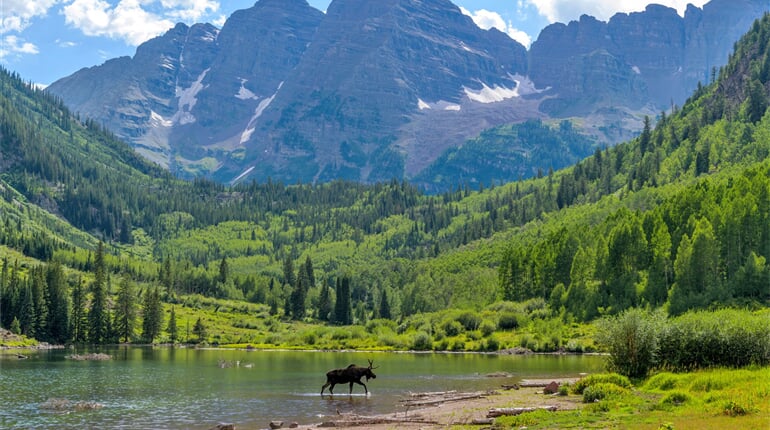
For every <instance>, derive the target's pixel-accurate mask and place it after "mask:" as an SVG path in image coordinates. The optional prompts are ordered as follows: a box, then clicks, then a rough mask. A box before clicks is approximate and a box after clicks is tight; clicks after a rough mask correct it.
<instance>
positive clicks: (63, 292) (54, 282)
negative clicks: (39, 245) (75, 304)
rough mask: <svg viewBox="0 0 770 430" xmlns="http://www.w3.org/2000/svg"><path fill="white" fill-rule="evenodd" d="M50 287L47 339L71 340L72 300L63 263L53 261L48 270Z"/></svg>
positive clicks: (57, 340)
mask: <svg viewBox="0 0 770 430" xmlns="http://www.w3.org/2000/svg"><path fill="white" fill-rule="evenodd" d="M46 287H47V288H48V293H47V295H48V300H49V301H48V335H47V338H46V339H45V340H46V341H48V342H51V343H54V344H63V343H65V342H67V341H68V340H70V333H69V329H70V306H69V305H70V302H69V296H68V295H67V285H66V282H65V279H64V271H63V270H62V266H61V263H59V262H56V261H54V262H51V263H50V264H48V267H47V270H46Z"/></svg>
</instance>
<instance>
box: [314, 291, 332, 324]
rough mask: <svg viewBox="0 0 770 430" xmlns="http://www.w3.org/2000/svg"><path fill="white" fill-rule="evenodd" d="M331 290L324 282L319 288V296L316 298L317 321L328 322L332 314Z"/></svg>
mask: <svg viewBox="0 0 770 430" xmlns="http://www.w3.org/2000/svg"><path fill="white" fill-rule="evenodd" d="M331 295H332V293H331V288H330V287H329V284H328V282H324V284H323V286H322V287H321V294H320V296H319V297H318V315H317V316H318V319H319V320H321V321H329V317H330V316H331V315H330V314H331V312H332V297H331Z"/></svg>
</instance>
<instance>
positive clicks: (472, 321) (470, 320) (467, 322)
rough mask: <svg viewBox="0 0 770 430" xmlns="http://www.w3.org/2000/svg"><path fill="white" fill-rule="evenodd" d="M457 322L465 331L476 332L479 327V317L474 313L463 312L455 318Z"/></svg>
mask: <svg viewBox="0 0 770 430" xmlns="http://www.w3.org/2000/svg"><path fill="white" fill-rule="evenodd" d="M457 321H458V322H459V323H460V324H462V326H463V327H465V330H467V331H471V330H476V329H478V328H479V326H480V325H481V317H480V316H479V315H478V314H477V313H476V312H470V311H468V312H463V313H461V314H460V315H459V316H458V317H457Z"/></svg>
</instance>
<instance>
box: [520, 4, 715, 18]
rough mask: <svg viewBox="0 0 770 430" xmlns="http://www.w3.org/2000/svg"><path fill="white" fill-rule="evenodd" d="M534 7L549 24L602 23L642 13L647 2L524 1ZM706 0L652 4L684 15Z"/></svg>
mask: <svg viewBox="0 0 770 430" xmlns="http://www.w3.org/2000/svg"><path fill="white" fill-rule="evenodd" d="M526 1H527V2H528V3H529V4H531V5H532V6H534V7H535V8H536V9H537V11H538V12H539V13H540V15H542V16H544V17H545V18H546V19H548V21H550V22H569V21H572V20H576V19H578V18H580V16H581V15H583V14H585V15H591V16H594V17H596V18H598V19H600V20H602V21H607V20H609V19H610V18H611V17H612V15H615V14H616V13H618V12H625V13H628V12H639V11H643V10H644V9H645V8H646V7H647V5H648V4H650V3H652V2H651V1H649V0H526ZM707 2H708V0H657V1H655V2H654V3H656V4H662V5H664V6H668V7H672V8H674V9H676V10H677V12H679V14H680V15H682V14H684V11H685V9H686V8H687V4H688V3H692V4H693V5H695V6H697V7H701V6H703V5H704V4H705V3H707Z"/></svg>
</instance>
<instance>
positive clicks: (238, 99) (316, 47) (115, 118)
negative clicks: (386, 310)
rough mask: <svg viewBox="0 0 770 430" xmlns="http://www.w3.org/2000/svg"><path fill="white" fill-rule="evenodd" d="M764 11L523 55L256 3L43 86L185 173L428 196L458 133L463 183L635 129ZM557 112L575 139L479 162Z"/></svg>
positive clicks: (549, 45) (415, 28)
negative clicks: (502, 137)
mask: <svg viewBox="0 0 770 430" xmlns="http://www.w3.org/2000/svg"><path fill="white" fill-rule="evenodd" d="M767 9H768V5H767V4H766V2H764V1H760V0H739V1H727V0H713V1H712V2H711V3H708V4H706V5H705V6H704V7H703V9H698V8H695V7H692V6H691V7H689V8H688V9H687V11H686V13H685V16H684V17H680V16H679V15H677V13H676V11H675V10H674V9H670V8H666V7H663V6H655V5H651V6H649V7H648V8H647V9H646V10H645V11H644V12H639V13H631V14H617V15H615V16H614V17H612V19H610V20H609V21H608V22H606V23H605V22H601V21H598V20H596V19H594V18H591V17H587V16H584V17H582V18H581V19H580V20H579V21H575V22H571V23H569V24H567V25H565V24H553V25H551V26H549V27H546V28H545V29H544V30H543V31H542V33H541V34H540V36H539V37H538V39H537V41H536V42H535V43H534V44H533V45H532V47H531V49H530V50H529V52H527V51H526V49H525V48H524V47H523V46H521V45H520V44H518V43H517V42H515V41H513V40H511V39H510V38H508V37H507V36H506V35H504V34H502V33H500V32H499V31H497V30H489V31H485V30H481V29H479V28H478V27H477V26H476V25H475V24H474V23H473V22H472V21H471V19H470V18H469V17H467V16H465V15H463V14H462V13H461V12H460V10H459V8H457V7H456V6H455V5H454V4H452V3H451V2H450V1H449V0H421V1H414V0H355V1H354V0H335V1H333V2H332V3H331V4H330V6H329V8H328V11H327V13H326V14H323V13H321V12H319V11H317V10H315V9H313V8H312V7H310V6H309V5H308V4H307V3H306V2H305V1H304V0H260V1H258V2H257V3H256V4H255V5H254V7H252V8H250V9H246V10H242V11H238V12H237V13H234V14H233V15H232V16H231V17H230V18H229V19H228V20H227V22H226V23H225V25H224V26H223V28H222V30H221V31H218V30H217V29H216V28H214V27H212V26H210V25H207V24H197V25H194V26H192V27H187V26H184V25H178V26H177V27H175V28H174V29H173V30H171V31H169V32H168V33H167V34H165V35H163V36H160V37H158V38H156V39H153V40H151V41H148V42H146V43H145V44H143V45H141V46H140V47H139V48H138V49H137V53H136V55H135V56H134V57H133V58H121V59H116V60H111V61H108V62H107V63H105V64H103V65H101V66H96V67H92V68H90V69H84V70H81V71H79V72H77V73H75V74H73V75H71V76H69V77H66V78H63V79H61V80H59V81H57V82H55V83H54V84H52V85H51V86H50V87H49V89H48V90H49V91H50V92H51V93H53V94H56V95H58V96H60V97H62V98H63V100H64V101H65V102H66V103H67V105H68V106H70V107H71V109H72V110H74V111H77V112H79V113H80V114H82V115H84V116H87V117H91V118H94V119H95V120H97V121H98V122H100V123H103V124H105V126H106V127H108V128H109V129H110V130H113V131H114V132H115V133H116V134H117V135H118V136H119V137H122V138H124V139H126V140H127V141H129V142H130V143H131V144H132V145H133V146H134V147H135V148H137V150H138V151H139V152H140V153H142V154H143V155H145V156H146V157H147V158H149V159H151V160H153V161H155V162H156V163H158V164H160V165H162V166H165V167H168V168H169V169H170V170H171V171H172V172H174V173H176V174H178V175H181V176H183V177H199V176H206V177H210V178H213V179H216V180H218V181H221V182H235V181H240V180H246V179H257V180H260V181H264V180H265V179H266V178H268V177H270V178H277V179H280V180H285V181H288V182H296V181H301V182H327V181H330V180H333V179H336V178H343V179H350V180H356V181H362V182H377V181H383V180H388V179H390V178H402V179H408V180H411V181H413V182H415V183H416V184H418V185H420V186H423V187H424V188H425V189H431V190H436V191H441V190H446V189H448V188H449V187H451V186H456V185H458V183H457V182H455V183H452V180H451V178H453V177H454V176H456V175H453V174H452V172H451V171H449V168H448V167H447V166H442V165H441V164H442V163H444V160H448V159H450V158H451V157H450V155H451V154H452V153H453V152H455V151H458V150H462V147H463V146H464V145H465V144H466V142H467V141H468V140H469V139H476V140H475V141H476V142H479V143H478V145H477V146H476V149H474V153H475V154H477V155H478V160H480V161H479V162H473V160H471V161H470V164H465V165H464V166H463V175H462V177H463V180H465V181H467V182H469V183H476V182H486V179H485V178H488V177H489V175H488V173H489V172H488V170H487V168H488V165H489V163H488V162H487V161H485V159H486V158H490V157H494V156H497V155H501V154H503V153H505V152H506V151H512V153H511V154H505V155H504V157H506V158H508V159H510V160H512V161H514V159H515V162H516V165H515V166H512V167H511V168H510V169H508V168H506V169H501V170H499V174H500V176H496V177H493V178H492V180H493V181H497V182H504V181H509V180H514V179H517V178H518V177H519V176H520V175H522V174H523V175H524V176H523V177H526V176H527V175H528V174H532V172H536V171H537V170H538V169H540V170H548V169H549V168H553V169H558V168H560V167H564V166H566V165H569V164H571V163H573V162H574V161H576V160H578V159H581V158H583V157H585V156H586V155H589V154H591V153H593V151H594V150H595V149H596V148H597V147H599V146H605V145H612V144H615V143H617V142H619V141H622V140H625V139H628V138H630V137H633V136H634V135H635V134H636V133H638V132H639V130H641V128H642V124H643V118H644V116H645V115H648V116H655V115H657V113H658V112H660V111H663V110H667V109H670V107H671V105H672V104H679V103H681V102H683V101H684V98H685V97H686V96H687V95H688V94H689V93H690V92H691V91H692V90H694V89H695V88H696V87H697V85H698V82H709V81H710V79H711V75H712V70H713V69H715V68H719V67H720V66H721V65H723V64H724V63H725V62H726V60H727V54H728V52H729V50H730V49H731V48H732V44H733V42H734V41H735V40H737V39H738V37H739V36H740V35H741V34H743V32H745V30H746V29H747V28H748V27H749V25H750V23H751V21H752V20H754V19H755V18H757V17H758V16H760V15H761V13H762V11H765V10H767ZM565 119H566V120H570V121H571V122H573V128H575V129H576V130H577V131H579V132H580V133H582V134H584V135H586V136H588V137H589V139H590V140H588V141H587V142H583V144H582V145H581V146H579V147H571V148H570V150H571V152H570V153H569V154H568V155H567V156H565V154H564V153H563V148H562V147H560V146H549V145H547V144H546V145H539V144H538V145H537V147H536V148H535V147H534V145H529V146H528V147H527V149H525V150H523V149H522V148H523V147H522V146H520V145H517V144H516V143H515V142H511V145H510V147H509V148H506V147H505V145H503V146H502V147H500V145H499V144H497V143H494V144H491V147H490V152H485V151H484V149H483V148H484V147H485V145H486V144H485V142H484V140H483V138H481V139H480V140H479V139H477V138H478V137H479V136H484V135H483V134H482V132H484V131H486V130H493V129H495V128H497V127H506V126H510V125H511V124H517V123H523V122H525V121H528V120H541V121H543V122H544V124H546V125H548V126H550V127H552V128H553V129H554V130H556V129H557V128H558V127H560V125H559V124H560V123H561V122H562V120H565ZM493 134H494V133H493ZM487 135H490V134H487ZM501 150H502V151H503V152H501ZM533 151H534V152H533ZM517 154H518V155H517ZM535 161H536V162H537V163H538V164H533V163H535ZM436 172H440V173H436ZM506 172H507V173H506ZM447 178H449V180H447Z"/></svg>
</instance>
